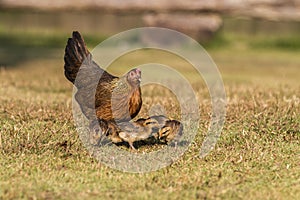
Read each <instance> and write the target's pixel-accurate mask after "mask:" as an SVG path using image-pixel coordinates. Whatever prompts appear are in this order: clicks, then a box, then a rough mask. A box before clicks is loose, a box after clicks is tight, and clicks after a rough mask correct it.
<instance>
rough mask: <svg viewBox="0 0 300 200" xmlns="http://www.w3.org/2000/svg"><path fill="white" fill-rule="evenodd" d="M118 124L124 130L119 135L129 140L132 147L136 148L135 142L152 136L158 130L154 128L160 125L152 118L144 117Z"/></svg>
mask: <svg viewBox="0 0 300 200" xmlns="http://www.w3.org/2000/svg"><path fill="white" fill-rule="evenodd" d="M118 125H119V128H120V129H121V130H122V131H121V132H120V133H119V137H120V138H122V140H124V141H126V142H128V144H129V146H130V147H131V148H132V149H134V150H136V149H135V147H134V146H133V143H134V142H136V141H141V140H146V139H148V138H150V137H151V136H152V135H153V133H155V132H156V131H155V130H154V129H155V128H156V127H158V122H157V121H156V120H154V119H152V118H148V119H143V118H142V119H139V120H137V121H136V122H133V123H130V122H124V123H119V124H118Z"/></svg>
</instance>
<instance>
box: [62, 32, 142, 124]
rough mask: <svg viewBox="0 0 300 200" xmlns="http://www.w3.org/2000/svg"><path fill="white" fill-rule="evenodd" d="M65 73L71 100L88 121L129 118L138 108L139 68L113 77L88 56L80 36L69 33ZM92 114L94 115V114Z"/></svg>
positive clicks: (139, 100)
mask: <svg viewBox="0 0 300 200" xmlns="http://www.w3.org/2000/svg"><path fill="white" fill-rule="evenodd" d="M64 60H65V65H64V69H65V76H66V78H67V79H68V80H69V81H71V82H72V83H73V84H74V85H75V86H76V88H77V92H76V94H75V99H76V101H77V102H78V104H79V105H80V108H81V110H82V112H83V113H84V115H85V116H86V117H87V118H88V119H89V120H90V121H92V120H93V119H95V118H96V116H97V118H99V119H103V120H107V121H109V120H115V121H129V120H131V119H132V118H134V117H135V116H136V115H137V114H138V112H139V111H140V109H141V106H142V97H141V89H140V81H141V71H140V70H139V69H133V70H131V71H129V72H128V73H126V74H125V75H123V76H121V77H116V76H113V75H111V74H109V73H108V72H106V71H105V70H103V69H101V68H100V67H99V66H98V65H97V64H96V63H95V62H94V61H93V59H92V55H91V53H90V52H89V51H88V50H87V47H86V45H85V42H84V40H83V37H82V36H81V35H80V33H79V32H76V31H75V32H73V35H72V38H69V39H68V42H67V46H66V49H65V56H64ZM95 115H96V116H95Z"/></svg>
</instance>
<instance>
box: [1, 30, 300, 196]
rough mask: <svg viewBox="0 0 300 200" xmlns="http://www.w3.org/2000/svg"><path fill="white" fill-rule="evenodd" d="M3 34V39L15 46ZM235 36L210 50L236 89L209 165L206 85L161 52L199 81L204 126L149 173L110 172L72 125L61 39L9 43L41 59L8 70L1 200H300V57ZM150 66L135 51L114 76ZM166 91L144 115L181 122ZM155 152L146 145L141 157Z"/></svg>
mask: <svg viewBox="0 0 300 200" xmlns="http://www.w3.org/2000/svg"><path fill="white" fill-rule="evenodd" d="M3 35H5V34H2V35H0V36H1V37H0V38H2V40H7V39H5V38H4V36H3ZM28 37H29V36H28ZM30 37H32V38H34V37H33V36H30ZM67 37H68V36H67ZM226 37H228V38H229V39H227V40H228V41H227V42H225V43H226V44H225V43H224V44H225V46H223V47H224V48H220V47H217V48H215V47H214V48H212V47H211V48H209V53H210V55H211V56H212V58H213V59H214V60H215V62H216V64H217V65H218V67H219V70H220V71H221V73H222V76H223V79H224V85H225V88H226V92H227V99H228V105H227V116H226V123H225V125H224V130H223V132H222V135H221V137H220V140H219V141H218V143H217V145H216V147H215V149H214V150H213V151H212V152H211V153H210V154H209V155H208V156H207V157H205V158H203V159H202V158H199V156H198V154H199V150H200V147H201V144H202V141H203V139H204V137H205V133H206V130H207V128H208V125H209V119H210V117H209V116H210V113H211V105H210V97H209V94H208V92H207V90H206V87H205V84H204V83H203V81H199V80H198V79H197V77H195V75H194V71H193V69H191V68H190V67H189V66H187V64H186V63H185V62H183V61H180V60H178V58H173V57H172V56H170V55H168V54H164V53H162V52H159V53H157V54H155V53H153V54H152V56H153V57H155V56H157V57H158V58H160V59H162V60H163V61H164V62H165V63H166V64H169V65H171V66H173V67H174V68H176V69H178V70H180V71H181V72H182V73H183V74H184V75H185V76H186V77H187V78H188V80H189V81H191V83H192V86H193V88H194V90H195V91H196V95H197V97H198V98H199V105H200V110H201V121H200V127H199V130H198V134H197V137H196V139H195V141H194V142H193V143H192V145H191V146H190V147H189V149H188V151H187V152H186V153H185V154H184V155H183V157H181V158H180V159H179V160H178V161H176V162H174V163H173V164H172V165H171V166H169V167H166V168H163V169H161V170H159V171H155V172H151V173H146V174H130V173H124V172H119V171H116V170H114V169H110V168H108V167H106V166H105V165H104V164H101V163H98V162H97V160H95V159H94V158H93V157H92V156H90V155H89V153H88V151H87V150H86V149H85V148H84V147H83V144H82V143H81V141H80V139H79V136H78V134H77V132H76V130H75V126H74V124H73V117H72V103H71V95H72V85H71V84H70V83H69V82H68V81H67V80H66V79H65V77H64V75H63V59H62V57H63V46H64V43H65V39H64V38H63V37H62V36H55V35H54V36H53V38H52V39H51V38H48V37H43V36H40V37H39V39H40V41H41V42H40V43H34V42H30V41H27V40H25V39H20V40H21V41H14V39H13V40H12V41H11V43H9V42H10V41H7V43H8V44H7V45H12V44H16V45H15V46H13V45H12V46H13V48H12V49H18V48H19V47H24V46H26V45H32V46H31V49H32V54H33V55H35V54H38V55H39V56H38V57H34V56H33V57H26V59H21V60H19V61H18V62H14V67H10V66H9V65H5V66H7V67H6V68H1V70H0V80H1V82H0V94H1V95H0V102H1V104H0V199H20V198H21V199H70V198H73V199H107V198H113V199H121V198H122V199H196V198H200V199H298V198H299V197H300V166H299V163H300V157H299V153H300V151H299V146H300V144H299V143H300V142H299V141H300V114H299V113H300V106H299V104H300V99H299V98H300V96H299V94H300V82H299V77H300V70H299V66H300V59H299V51H297V50H296V51H290V50H288V51H285V50H284V49H281V48H275V49H271V48H265V47H264V48H260V47H259V48H258V47H257V46H255V45H249V44H250V43H251V42H250V41H251V39H250V40H248V41H246V40H245V41H243V40H242V41H241V40H239V41H235V40H233V39H232V38H230V37H231V36H230V37H229V36H226ZM3 38H4V39H3ZM12 38H20V35H16V36H15V35H13V36H12ZM245 39H246V38H245ZM87 40H89V39H87ZM92 40H93V38H92V37H91V39H90V42H89V46H93V44H94V42H93V41H92ZM14 42H15V43H14ZM48 42H49V45H50V46H51V44H52V43H55V45H54V46H53V52H52V55H53V56H49V54H48V53H46V54H45V57H43V56H44V55H41V54H40V53H41V52H38V51H39V49H38V47H39V46H47V45H48ZM26 43H28V44H26ZM41 44H43V45H41ZM52 45H53V44H52ZM225 47H226V48H225ZM57 48H58V49H57ZM61 48H62V49H61ZM296 49H297V48H296ZM147 59H148V58H145V57H144V56H143V54H135V53H132V54H130V55H127V56H124V57H122V58H120V59H119V60H117V61H116V63H114V64H113V65H112V66H111V68H110V69H109V70H110V71H111V72H114V73H115V74H118V75H120V74H122V73H124V72H125V71H126V70H127V69H128V67H129V66H134V65H136V64H138V63H140V62H142V61H145V60H147ZM118 66H124V67H123V68H122V69H120V68H118ZM125 66H128V67H125ZM162 90H163V89H161V88H156V89H154V87H152V88H151V87H145V88H143V94H144V95H143V100H144V105H143V108H142V111H141V114H140V115H139V116H140V117H142V116H145V115H146V114H147V113H148V109H149V108H150V106H151V104H154V105H155V104H157V103H160V104H162V105H164V107H165V109H166V111H167V113H168V115H170V116H173V117H175V118H176V117H178V111H179V110H178V109H177V108H176V107H175V108H176V109H174V105H173V104H172V102H173V101H175V99H174V98H173V96H172V95H171V94H170V95H165V96H159V94H161V93H162ZM185 134H188V133H185ZM151 148H152V147H149V146H143V147H141V148H140V149H139V152H146V151H148V150H149V149H151Z"/></svg>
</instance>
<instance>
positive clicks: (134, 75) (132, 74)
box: [127, 68, 141, 86]
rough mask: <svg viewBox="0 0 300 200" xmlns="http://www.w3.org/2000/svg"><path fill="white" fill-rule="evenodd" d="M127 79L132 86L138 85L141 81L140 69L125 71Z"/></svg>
mask: <svg viewBox="0 0 300 200" xmlns="http://www.w3.org/2000/svg"><path fill="white" fill-rule="evenodd" d="M127 81H128V82H129V83H130V84H131V85H133V86H135V85H136V86H139V85H140V83H141V70H140V69H138V68H136V69H132V70H130V71H129V72H128V73H127Z"/></svg>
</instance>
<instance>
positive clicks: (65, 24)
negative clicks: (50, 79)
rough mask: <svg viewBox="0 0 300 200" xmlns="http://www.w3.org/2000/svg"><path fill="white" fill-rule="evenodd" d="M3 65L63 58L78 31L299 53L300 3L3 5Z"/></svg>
mask: <svg viewBox="0 0 300 200" xmlns="http://www.w3.org/2000/svg"><path fill="white" fill-rule="evenodd" d="M0 8H1V13H0V44H1V46H0V48H1V49H0V52H1V54H0V65H1V66H2V67H3V66H4V67H8V66H17V65H18V64H19V63H22V62H24V61H26V60H32V59H40V58H45V59H47V58H51V59H52V58H53V59H60V58H61V55H62V54H63V53H62V51H61V49H62V48H63V47H64V45H65V43H66V38H67V37H69V36H70V34H71V32H72V31H73V30H78V31H80V32H82V33H83V34H84V36H85V38H86V42H87V43H88V44H89V45H90V46H91V47H93V46H95V45H97V44H98V43H99V42H101V41H102V40H103V39H105V38H107V37H109V36H111V35H113V34H116V33H119V32H120V31H124V30H127V29H130V28H136V27H142V26H160V27H167V28H172V29H175V30H178V31H181V32H183V33H186V34H187V35H189V36H191V37H193V38H194V39H196V40H198V41H199V42H200V43H201V44H202V45H204V47H206V48H208V50H209V48H228V47H232V46H234V47H236V49H243V48H253V49H265V50H269V49H277V50H284V51H286V50H290V51H293V50H299V46H300V41H299V40H300V39H299V32H300V25H299V24H300V22H299V21H300V1H299V0H249V1H243V0H241V1H237V0H234V1H233V0H213V1H193V0H187V1H184V2H182V1H180V0H175V1H172V3H169V2H168V1H167V0H162V1H158V0H154V1H150V2H147V3H146V2H143V1H137V0H130V1H119V0H113V1H102V0H98V1H91V0H88V1H80V0H75V1H58V0H45V1H38V0H25V1H16V0H1V1H0Z"/></svg>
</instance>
